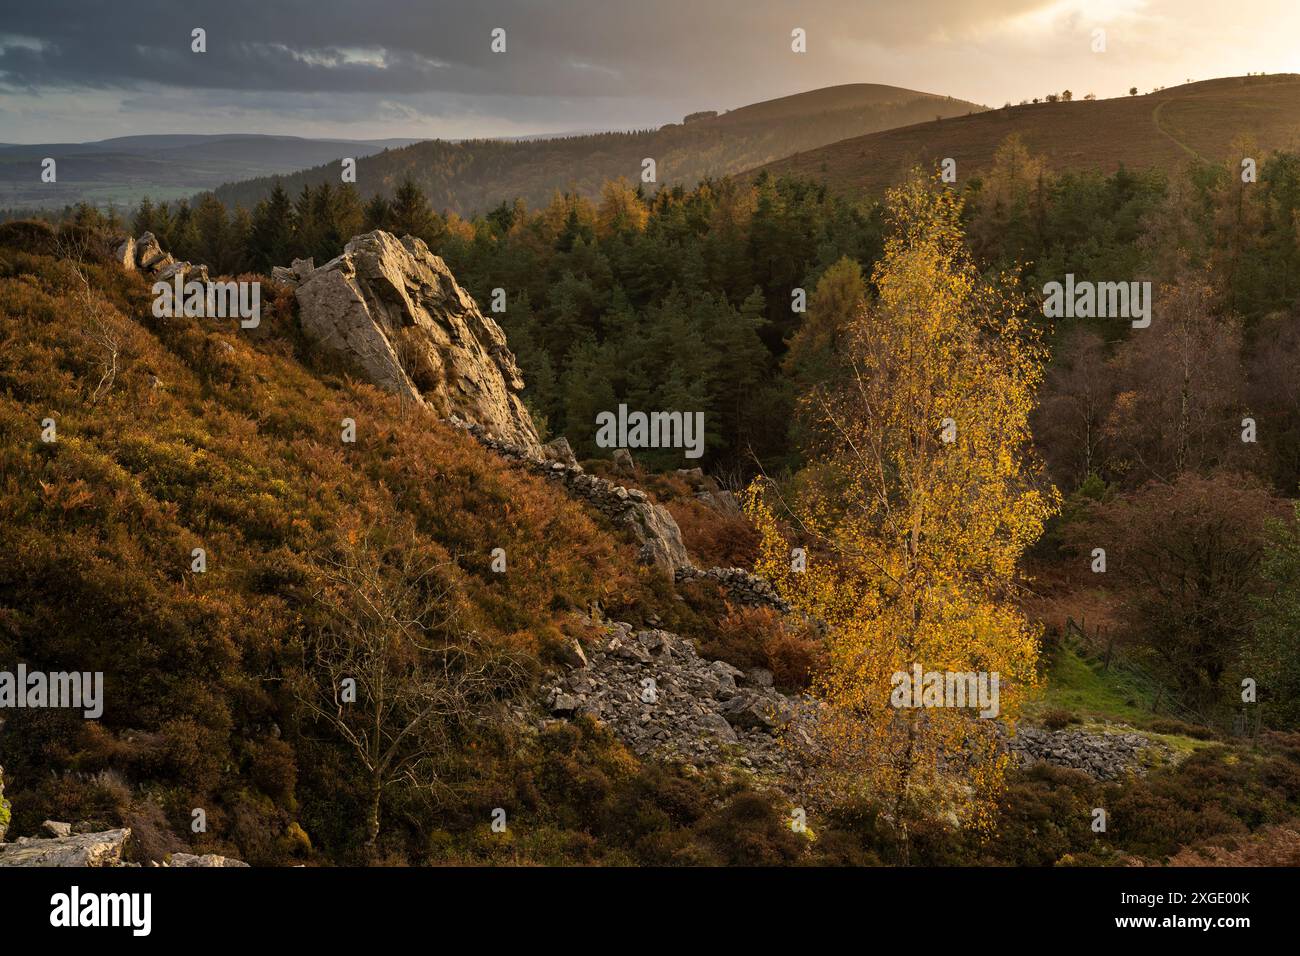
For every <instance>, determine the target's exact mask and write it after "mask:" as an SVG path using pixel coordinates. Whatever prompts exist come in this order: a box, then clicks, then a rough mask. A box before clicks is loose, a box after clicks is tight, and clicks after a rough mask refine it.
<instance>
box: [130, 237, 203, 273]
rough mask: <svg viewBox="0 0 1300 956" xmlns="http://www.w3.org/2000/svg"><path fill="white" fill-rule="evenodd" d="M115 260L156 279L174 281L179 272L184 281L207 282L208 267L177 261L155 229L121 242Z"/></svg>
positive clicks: (131, 270) (132, 270) (131, 269)
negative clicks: (161, 244)
mask: <svg viewBox="0 0 1300 956" xmlns="http://www.w3.org/2000/svg"><path fill="white" fill-rule="evenodd" d="M113 260H114V261H115V262H117V263H120V264H121V266H122V268H123V269H126V270H127V271H128V272H134V271H139V272H142V273H144V275H145V276H146V277H147V278H150V279H153V280H154V281H162V282H171V281H172V280H173V279H174V278H175V277H176V275H177V273H179V274H180V276H181V279H182V280H183V281H186V282H188V281H191V280H193V281H196V282H207V281H208V267H207V266H204V265H194V264H192V263H189V262H178V261H177V260H175V259H173V258H172V256H171V254H170V253H168V252H166V251H165V250H164V249H163V248H162V246H160V245H159V244H158V240H157V238H156V237H155V236H154V234H153V233H152V232H146V233H144V234H143V235H142V236H140V238H139V239H132V238H131V237H130V236H127V237H126V239H125V240H124V241H123V242H122V243H121V244H120V245H118V247H117V249H116V251H115V252H114V254H113Z"/></svg>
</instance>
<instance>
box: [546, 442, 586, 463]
mask: <svg viewBox="0 0 1300 956" xmlns="http://www.w3.org/2000/svg"><path fill="white" fill-rule="evenodd" d="M542 455H543V457H545V458H546V460H547V461H554V462H559V463H560V464H562V465H567V466H568V467H570V468H580V467H581V466H580V465H579V464H578V457H577V456H576V455H575V454H574V453H573V446H571V445H570V444H569V439H567V438H565V437H564V436H563V435H561V436H560V437H559V438H556V439H554V440H552V441H548V442H547V443H546V444H545V445H543V446H542Z"/></svg>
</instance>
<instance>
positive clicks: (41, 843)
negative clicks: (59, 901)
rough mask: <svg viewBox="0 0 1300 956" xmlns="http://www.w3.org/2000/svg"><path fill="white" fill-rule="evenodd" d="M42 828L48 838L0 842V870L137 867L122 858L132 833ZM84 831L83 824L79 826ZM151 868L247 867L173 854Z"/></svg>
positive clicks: (51, 823) (211, 856)
mask: <svg viewBox="0 0 1300 956" xmlns="http://www.w3.org/2000/svg"><path fill="white" fill-rule="evenodd" d="M42 826H44V827H45V830H46V832H47V833H50V834H52V836H50V837H49V838H43V837H19V838H18V839H17V840H15V841H14V842H13V843H3V842H0V867H5V866H138V865H139V864H134V863H126V862H124V860H123V858H122V855H123V851H124V850H125V848H126V842H127V840H129V839H130V838H131V830H130V829H129V828H128V827H122V828H121V829H117V830H103V831H100V832H97V833H90V832H82V833H74V832H73V830H74V829H77V828H74V827H73V825H72V824H71V823H59V822H57V821H55V820H46V821H45V823H44V824H42ZM79 827H80V828H83V829H84V828H85V827H86V824H80V825H79ZM150 865H151V866H158V865H161V866H173V867H175V866H186V867H197V866H230V867H237V866H248V864H247V863H244V862H243V861H242V860H236V859H234V858H233V857H228V856H218V855H217V854H215V853H205V854H203V855H202V856H198V855H195V854H193V853H173V854H171V855H170V856H169V857H168V858H167V859H166V860H165V861H164V862H163V863H161V864H156V863H153V864H150Z"/></svg>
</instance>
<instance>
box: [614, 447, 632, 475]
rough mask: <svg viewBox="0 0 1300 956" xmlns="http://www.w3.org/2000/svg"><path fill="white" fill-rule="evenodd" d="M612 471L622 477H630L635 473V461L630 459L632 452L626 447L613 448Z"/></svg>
mask: <svg viewBox="0 0 1300 956" xmlns="http://www.w3.org/2000/svg"><path fill="white" fill-rule="evenodd" d="M614 473H615V474H616V475H622V476H623V477H624V478H631V477H633V476H634V475H635V474H636V462H634V461H633V460H632V453H631V452H630V451H628V450H627V449H626V448H615V449H614Z"/></svg>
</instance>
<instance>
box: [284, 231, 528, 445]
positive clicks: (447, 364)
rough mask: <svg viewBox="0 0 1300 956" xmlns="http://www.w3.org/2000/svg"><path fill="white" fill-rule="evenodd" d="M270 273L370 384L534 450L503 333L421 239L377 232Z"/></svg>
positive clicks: (316, 336)
mask: <svg viewBox="0 0 1300 956" xmlns="http://www.w3.org/2000/svg"><path fill="white" fill-rule="evenodd" d="M274 278H275V279H276V280H277V281H279V282H283V283H285V284H287V285H291V286H293V288H294V290H295V295H296V296H297V298H298V306H299V320H300V322H301V324H302V328H303V331H304V332H305V333H306V334H307V336H308V337H309V338H311V339H312V340H313V341H314V342H316V343H317V344H318V345H319V346H320V347H322V348H324V349H326V350H327V351H329V352H332V353H335V354H337V355H338V356H339V357H341V358H343V359H344V360H345V361H346V362H348V363H349V364H350V365H351V366H352V367H354V368H355V369H356V370H357V371H358V372H359V373H360V374H362V375H364V376H365V378H366V380H367V381H369V382H370V383H372V384H374V385H376V386H378V387H380V388H382V389H384V390H385V391H389V392H393V393H394V394H397V395H401V396H403V397H405V398H409V399H411V400H414V401H416V402H419V403H421V404H424V405H427V406H429V407H431V408H432V409H433V410H434V411H435V412H436V413H437V414H438V415H439V416H441V417H449V416H452V415H456V416H459V417H461V418H464V419H467V420H469V421H472V422H474V423H476V424H478V425H479V426H480V427H482V428H483V429H484V431H485V432H486V433H487V434H489V435H491V436H493V437H495V438H498V439H500V440H502V441H505V442H509V443H510V444H513V445H516V446H519V447H521V448H524V449H526V450H528V451H529V452H530V453H533V454H537V453H538V451H539V448H540V443H539V441H538V437H537V431H536V429H535V428H534V427H533V422H532V419H531V417H530V416H529V414H528V411H527V409H525V408H524V405H523V402H522V400H521V399H520V398H519V392H520V390H521V389H522V388H523V386H524V382H523V377H522V376H521V375H520V373H519V368H518V366H517V365H516V364H515V358H514V355H513V354H512V353H511V352H510V350H509V349H508V348H507V347H506V337H505V333H503V332H502V331H501V328H500V326H498V325H497V323H496V322H495V321H493V320H492V319H491V318H489V317H488V316H485V315H484V314H483V313H482V312H480V311H479V308H478V306H477V305H476V304H475V303H474V300H473V299H472V298H471V297H470V296H469V295H468V294H467V293H466V292H465V290H464V289H462V288H461V287H460V285H458V284H457V282H456V279H455V277H454V276H453V275H452V274H451V270H450V269H448V268H447V265H446V263H445V262H443V261H442V259H441V258H440V257H438V256H435V255H434V254H433V253H431V252H430V251H429V248H428V246H426V245H425V244H424V242H423V241H422V240H420V239H416V238H414V237H412V236H405V237H403V238H402V239H400V240H399V239H398V238H397V237H396V236H394V235H392V234H391V233H388V232H383V231H382V230H376V231H375V232H369V233H366V234H365V235H361V236H356V237H355V238H353V239H352V240H351V241H350V242H348V244H347V245H346V246H345V247H344V249H343V253H342V255H340V256H338V257H337V258H334V259H331V260H330V261H329V262H327V263H325V264H324V265H322V266H319V267H314V266H313V265H312V263H311V261H310V260H298V261H295V262H294V263H293V266H292V267H290V268H288V269H285V268H283V267H281V268H277V269H276V270H275V273H274Z"/></svg>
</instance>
